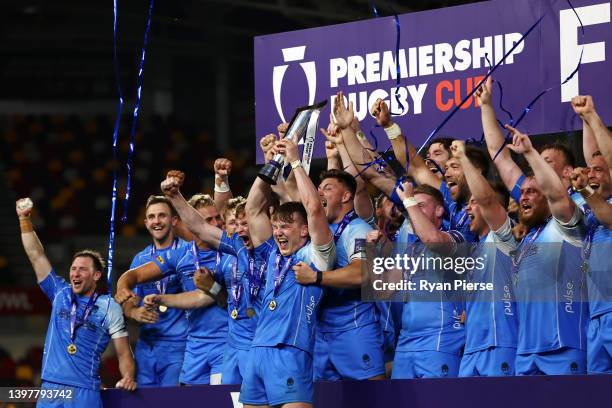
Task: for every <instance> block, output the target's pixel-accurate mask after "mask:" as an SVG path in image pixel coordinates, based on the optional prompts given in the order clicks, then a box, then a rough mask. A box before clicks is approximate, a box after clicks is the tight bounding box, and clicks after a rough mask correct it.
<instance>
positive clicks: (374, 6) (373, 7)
mask: <svg viewBox="0 0 612 408" xmlns="http://www.w3.org/2000/svg"><path fill="white" fill-rule="evenodd" d="M372 10H373V11H374V17H376V18H378V10H376V5H375V4H374V0H372Z"/></svg>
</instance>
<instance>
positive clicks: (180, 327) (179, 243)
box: [130, 238, 189, 344]
mask: <svg viewBox="0 0 612 408" xmlns="http://www.w3.org/2000/svg"><path fill="white" fill-rule="evenodd" d="M188 250H189V247H188V246H187V243H186V242H185V241H183V240H182V239H179V238H176V239H175V240H174V242H173V243H172V245H170V246H169V247H167V248H162V249H156V248H155V247H154V246H153V245H152V244H151V245H149V246H147V247H146V248H145V249H143V250H142V251H140V252H139V253H138V254H136V256H134V259H133V260H132V264H131V265H130V269H133V268H137V267H139V266H141V265H144V264H146V263H148V262H150V261H152V260H153V259H155V258H156V257H157V256H158V255H159V254H161V253H166V252H170V251H172V252H173V253H172V254H168V256H167V258H168V259H177V260H178V259H180V258H181V257H182V256H183V255H184V254H185V253H186V251H188ZM158 262H159V261H158ZM182 291H183V288H182V286H181V281H180V279H179V276H178V275H177V274H176V273H167V276H166V277H165V278H163V279H160V280H159V281H156V282H149V283H144V284H141V285H137V286H136V288H135V289H134V293H136V295H137V296H139V297H140V298H141V302H140V305H139V306H142V299H143V298H144V297H145V296H147V295H150V294H158V293H162V294H163V293H167V294H175V293H181V292H182ZM139 338H140V340H142V341H144V342H146V343H148V344H160V343H165V342H172V343H185V340H186V339H187V319H186V317H185V311H184V310H181V309H174V308H168V309H167V311H166V312H164V313H159V320H158V321H157V322H156V323H143V324H141V325H140V336H139Z"/></svg>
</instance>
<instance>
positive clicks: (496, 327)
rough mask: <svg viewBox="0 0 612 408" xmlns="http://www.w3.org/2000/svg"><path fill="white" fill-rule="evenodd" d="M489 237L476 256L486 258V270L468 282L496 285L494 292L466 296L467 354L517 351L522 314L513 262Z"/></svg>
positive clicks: (472, 275) (475, 273) (472, 274)
mask: <svg viewBox="0 0 612 408" xmlns="http://www.w3.org/2000/svg"><path fill="white" fill-rule="evenodd" d="M495 240H496V238H495V234H494V233H493V232H489V234H488V235H487V236H486V237H485V239H484V240H482V242H481V244H479V246H478V248H477V249H476V250H475V251H474V252H473V253H472V255H471V257H472V258H479V257H482V258H485V262H484V268H483V269H478V268H474V269H473V270H471V271H469V272H468V281H469V282H473V283H492V284H493V290H492V291H487V290H476V291H473V292H470V293H467V296H466V306H465V308H466V320H465V350H464V353H465V354H469V353H473V352H476V351H481V350H485V349H488V348H491V347H510V348H516V344H517V336H518V311H517V308H516V298H515V295H514V281H513V279H512V260H511V258H510V257H509V256H508V255H506V254H504V253H503V252H501V251H500V250H499V249H497V248H496V246H495Z"/></svg>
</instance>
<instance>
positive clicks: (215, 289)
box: [208, 282, 222, 296]
mask: <svg viewBox="0 0 612 408" xmlns="http://www.w3.org/2000/svg"><path fill="white" fill-rule="evenodd" d="M221 288H222V286H221V285H219V284H218V283H217V282H215V283H214V284H213V285H212V287H211V288H210V290H209V291H208V292H209V293H210V294H211V295H213V296H217V295H218V294H219V292H221Z"/></svg>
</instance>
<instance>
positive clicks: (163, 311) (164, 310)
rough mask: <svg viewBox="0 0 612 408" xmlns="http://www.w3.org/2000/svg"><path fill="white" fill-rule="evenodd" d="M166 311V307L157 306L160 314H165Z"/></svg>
mask: <svg viewBox="0 0 612 408" xmlns="http://www.w3.org/2000/svg"><path fill="white" fill-rule="evenodd" d="M167 310H168V306H166V305H159V311H160V312H162V313H166V311H167Z"/></svg>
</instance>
